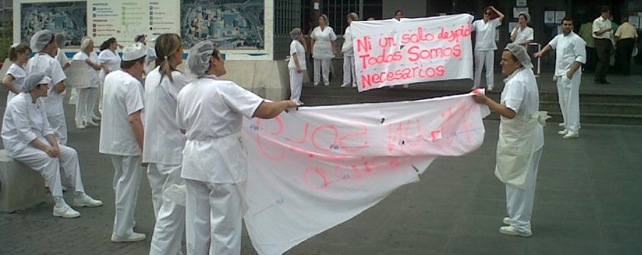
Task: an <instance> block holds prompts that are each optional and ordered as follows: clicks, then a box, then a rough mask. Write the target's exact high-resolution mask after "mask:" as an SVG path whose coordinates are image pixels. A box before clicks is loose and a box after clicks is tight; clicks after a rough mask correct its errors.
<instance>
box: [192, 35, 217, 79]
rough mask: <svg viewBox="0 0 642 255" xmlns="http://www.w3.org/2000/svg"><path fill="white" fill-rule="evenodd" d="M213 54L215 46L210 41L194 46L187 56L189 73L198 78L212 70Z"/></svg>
mask: <svg viewBox="0 0 642 255" xmlns="http://www.w3.org/2000/svg"><path fill="white" fill-rule="evenodd" d="M212 53H214V44H212V42H210V41H202V42H200V43H197V44H196V45H194V46H193V47H192V49H190V51H189V55H188V56H187V68H188V69H189V71H190V72H191V73H192V74H194V75H196V76H202V75H204V74H205V73H206V72H207V69H209V68H210V57H211V56H212Z"/></svg>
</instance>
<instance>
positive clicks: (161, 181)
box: [143, 67, 190, 254]
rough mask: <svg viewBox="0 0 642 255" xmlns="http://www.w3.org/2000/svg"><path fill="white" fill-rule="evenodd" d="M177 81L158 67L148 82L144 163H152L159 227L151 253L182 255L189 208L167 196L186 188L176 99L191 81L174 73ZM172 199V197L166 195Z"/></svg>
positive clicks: (148, 78) (153, 197)
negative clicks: (179, 186) (165, 74)
mask: <svg viewBox="0 0 642 255" xmlns="http://www.w3.org/2000/svg"><path fill="white" fill-rule="evenodd" d="M172 78H173V80H174V82H172V81H170V80H169V78H168V77H163V78H162V80H161V73H160V72H159V68H158V67H157V68H155V69H154V70H152V71H151V72H150V73H149V74H147V78H146V79H145V119H144V126H145V140H144V143H145V145H144V146H143V162H145V163H149V165H148V167H147V177H148V178H149V184H150V186H151V188H152V202H153V204H154V213H155V215H156V225H155V227H154V235H153V236H152V242H151V247H150V250H149V253H150V254H179V253H180V251H181V250H182V249H181V242H182V241H183V234H184V233H185V207H184V206H183V205H180V204H178V203H176V201H172V200H169V199H166V198H165V199H164V196H163V195H164V194H166V193H167V192H171V190H170V189H169V188H171V187H172V186H173V185H184V184H185V182H184V181H183V179H182V178H181V161H182V160H183V157H182V152H183V147H184V146H185V140H186V138H185V135H184V134H183V133H181V131H180V128H178V124H177V123H176V96H177V95H178V92H179V91H180V90H181V89H182V88H183V87H184V86H185V85H187V83H189V82H190V80H189V79H188V78H187V76H185V75H183V74H182V73H181V72H178V71H174V72H172ZM165 197H168V196H165Z"/></svg>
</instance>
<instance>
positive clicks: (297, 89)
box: [290, 68, 305, 102]
mask: <svg viewBox="0 0 642 255" xmlns="http://www.w3.org/2000/svg"><path fill="white" fill-rule="evenodd" d="M303 72H305V69H304V70H303V71H302V72H301V73H299V72H297V71H296V69H292V68H290V100H292V101H294V102H299V101H301V88H303Z"/></svg>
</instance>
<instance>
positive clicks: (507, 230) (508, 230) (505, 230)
mask: <svg viewBox="0 0 642 255" xmlns="http://www.w3.org/2000/svg"><path fill="white" fill-rule="evenodd" d="M499 233H502V234H504V235H509V236H521V237H530V236H532V235H533V233H531V232H520V231H517V229H515V227H513V226H503V227H501V228H499Z"/></svg>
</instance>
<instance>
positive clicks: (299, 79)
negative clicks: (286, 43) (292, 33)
mask: <svg viewBox="0 0 642 255" xmlns="http://www.w3.org/2000/svg"><path fill="white" fill-rule="evenodd" d="M295 53H296V57H297V59H298V60H299V67H300V68H301V70H307V67H306V63H305V47H303V44H301V42H299V41H298V40H292V42H291V43H290V61H289V63H288V69H289V71H290V100H292V101H295V102H300V101H301V89H302V88H303V71H302V72H300V73H299V72H297V71H296V64H295V63H294V56H293V54H295Z"/></svg>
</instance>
